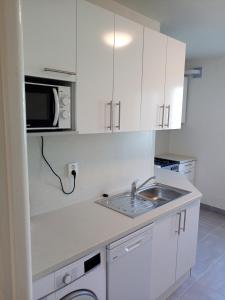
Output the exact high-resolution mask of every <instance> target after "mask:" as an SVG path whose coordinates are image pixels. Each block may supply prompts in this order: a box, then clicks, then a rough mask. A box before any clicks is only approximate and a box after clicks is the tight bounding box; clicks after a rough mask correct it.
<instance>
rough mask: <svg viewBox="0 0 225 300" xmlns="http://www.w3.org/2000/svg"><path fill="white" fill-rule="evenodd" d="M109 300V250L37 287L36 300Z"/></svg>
mask: <svg viewBox="0 0 225 300" xmlns="http://www.w3.org/2000/svg"><path fill="white" fill-rule="evenodd" d="M39 299H40V300H106V250H105V249H104V248H103V249H100V250H98V251H95V252H93V253H91V254H89V255H88V256H85V257H83V258H81V259H80V260H78V261H76V262H74V263H72V264H70V265H67V266H66V267H64V268H62V269H59V270H58V271H56V272H54V273H51V274H49V275H47V276H45V277H43V278H41V279H39V280H37V281H35V282H34V284H33V300H39Z"/></svg>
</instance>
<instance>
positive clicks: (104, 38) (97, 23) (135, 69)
mask: <svg viewBox="0 0 225 300" xmlns="http://www.w3.org/2000/svg"><path fill="white" fill-rule="evenodd" d="M87 20H88V22H87ZM142 51H143V26H141V25H139V24H137V23H135V22H132V21H130V20H128V19H126V18H123V17H120V16H117V15H114V14H113V13H111V12H109V11H107V10H105V9H103V8H101V7H98V6H96V5H93V4H91V3H89V2H87V1H84V0H78V3H77V99H76V100H77V106H76V107H77V130H78V131H79V133H103V132H113V131H135V130H139V129H140V106H141V78H142Z"/></svg>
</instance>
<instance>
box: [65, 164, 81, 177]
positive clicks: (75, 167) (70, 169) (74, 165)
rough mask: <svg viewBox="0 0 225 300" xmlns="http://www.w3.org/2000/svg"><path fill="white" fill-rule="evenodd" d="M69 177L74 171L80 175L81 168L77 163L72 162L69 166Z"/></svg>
mask: <svg viewBox="0 0 225 300" xmlns="http://www.w3.org/2000/svg"><path fill="white" fill-rule="evenodd" d="M67 170H68V176H71V173H72V171H75V172H76V174H78V171H79V168H78V163H77V162H72V163H68V164H67Z"/></svg>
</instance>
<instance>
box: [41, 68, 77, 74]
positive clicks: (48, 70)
mask: <svg viewBox="0 0 225 300" xmlns="http://www.w3.org/2000/svg"><path fill="white" fill-rule="evenodd" d="M44 71H45V72H53V73H61V74H66V75H76V73H75V72H71V71H66V70H60V69H53V68H44Z"/></svg>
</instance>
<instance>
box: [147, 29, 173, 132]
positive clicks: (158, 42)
mask: <svg viewBox="0 0 225 300" xmlns="http://www.w3.org/2000/svg"><path fill="white" fill-rule="evenodd" d="M166 44H167V37H166V36H165V35H163V34H161V33H159V32H156V31H153V30H151V29H149V28H145V29H144V52H143V79H142V104H141V129H142V130H151V129H162V126H163V119H162V118H163V105H164V90H165V70H166Z"/></svg>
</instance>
